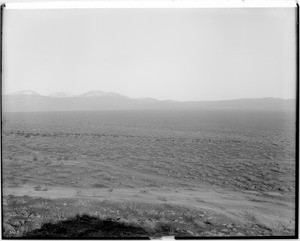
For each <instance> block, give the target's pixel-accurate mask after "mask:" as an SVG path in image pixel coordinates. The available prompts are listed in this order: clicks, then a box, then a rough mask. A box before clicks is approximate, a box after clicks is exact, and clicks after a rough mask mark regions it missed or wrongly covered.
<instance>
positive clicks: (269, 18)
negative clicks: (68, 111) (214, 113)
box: [3, 8, 296, 101]
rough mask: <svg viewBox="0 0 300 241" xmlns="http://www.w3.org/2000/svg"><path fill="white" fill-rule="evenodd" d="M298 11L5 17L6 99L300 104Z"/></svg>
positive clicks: (74, 12) (64, 12) (12, 12)
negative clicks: (299, 87) (96, 95)
mask: <svg viewBox="0 0 300 241" xmlns="http://www.w3.org/2000/svg"><path fill="white" fill-rule="evenodd" d="M295 29H296V28H295V9H294V8H273V9H272V8H263V9H258V8H247V9H228V8H227V9H203V8H202V9H56V10H49V9H46V10H45V9H43V10H41V9H40V10H28V9H27V10H16V9H6V10H4V23H3V94H9V93H12V92H15V91H20V90H28V89H29V90H33V91H36V92H38V93H40V94H42V95H48V94H51V93H53V92H69V93H72V94H81V93H85V92H87V91H90V90H102V91H111V92H117V93H120V94H123V95H127V96H129V97H132V98H139V97H151V98H156V99H159V100H166V99H173V100H179V101H191V100H192V101H202V100H227V99H238V98H263V97H276V98H285V99H287V98H295V92H296V90H295V87H296V63H295V59H296V44H295V36H296V35H295V34H296V33H295Z"/></svg>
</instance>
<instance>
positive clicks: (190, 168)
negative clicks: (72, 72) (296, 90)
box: [2, 109, 295, 237]
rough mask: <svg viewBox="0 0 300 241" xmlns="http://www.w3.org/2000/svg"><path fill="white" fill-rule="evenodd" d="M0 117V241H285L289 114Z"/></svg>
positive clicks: (289, 210) (291, 145) (289, 224)
mask: <svg viewBox="0 0 300 241" xmlns="http://www.w3.org/2000/svg"><path fill="white" fill-rule="evenodd" d="M3 117H5V118H4V120H5V121H4V123H3V132H2V141H3V143H2V153H3V154H2V155H3V156H2V158H3V159H2V168H3V169H2V174H3V176H2V185H3V194H2V195H3V199H2V202H3V225H4V226H3V227H4V232H3V235H4V237H149V236H163V235H164V236H166V235H176V236H229V237H233V236H292V235H295V115H294V113H293V112H292V111H263V110H261V111H260V110H257V111H255V110H217V109H215V110H211V111H209V110H198V111H192V110H169V111H162V110H161V111H159V110H157V111H156V110H147V111H139V110H132V111H129V110H128V111H126V110H124V111H92V112H88V111H86V112H32V113H29V112H28V113H3ZM112 230H118V231H112Z"/></svg>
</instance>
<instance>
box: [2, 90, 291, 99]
mask: <svg viewBox="0 0 300 241" xmlns="http://www.w3.org/2000/svg"><path fill="white" fill-rule="evenodd" d="M24 91H31V92H34V93H35V96H43V97H49V98H55V99H65V98H77V97H81V96H82V95H84V94H88V93H90V92H103V93H104V94H117V95H119V96H120V97H126V98H129V99H135V100H138V99H153V100H156V101H175V102H215V101H233V100H245V99H248V100H254V99H281V100H295V99H296V98H295V97H294V98H293V97H291V98H282V97H272V96H265V97H242V98H233V99H219V100H174V99H156V98H153V97H136V98H134V97H129V96H127V95H124V94H120V93H117V92H113V91H103V90H89V91H87V92H84V93H81V94H72V93H70V92H68V91H56V92H52V93H50V94H48V95H43V94H40V93H38V92H37V91H34V90H29V89H27V90H20V91H14V92H11V93H9V94H3V93H2V94H1V95H2V96H13V95H28V94H22V93H20V94H17V93H18V92H24ZM56 93H57V94H59V93H62V94H70V95H71V96H67V97H51V96H50V95H52V94H56ZM28 96H30V95H28ZM92 97H101V96H90V98H92Z"/></svg>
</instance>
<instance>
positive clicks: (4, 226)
mask: <svg viewBox="0 0 300 241" xmlns="http://www.w3.org/2000/svg"><path fill="white" fill-rule="evenodd" d="M3 228H4V230H5V231H14V230H15V229H14V227H13V226H11V225H10V224H8V223H4V224H3Z"/></svg>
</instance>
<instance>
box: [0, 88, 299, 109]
mask: <svg viewBox="0 0 300 241" xmlns="http://www.w3.org/2000/svg"><path fill="white" fill-rule="evenodd" d="M2 101H3V104H2V107H3V111H4V112H5V111H7V112H31V111H95V110H137V109H180V110H191V109H193V110H194V109H195V110H197V109H199V110H200V109H256V110H295V105H296V101H295V100H294V99H288V100H285V99H279V98H261V99H236V100H224V101H174V100H163V101H160V100H156V99H153V98H138V99H133V98H129V97H127V96H124V95H121V94H118V93H114V92H104V91H98V90H93V91H89V92H87V93H84V94H80V95H72V94H69V93H66V92H56V93H52V94H50V95H48V96H44V95H40V94H39V93H37V92H35V91H32V90H23V91H18V92H14V93H12V94H9V95H3V96H2Z"/></svg>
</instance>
